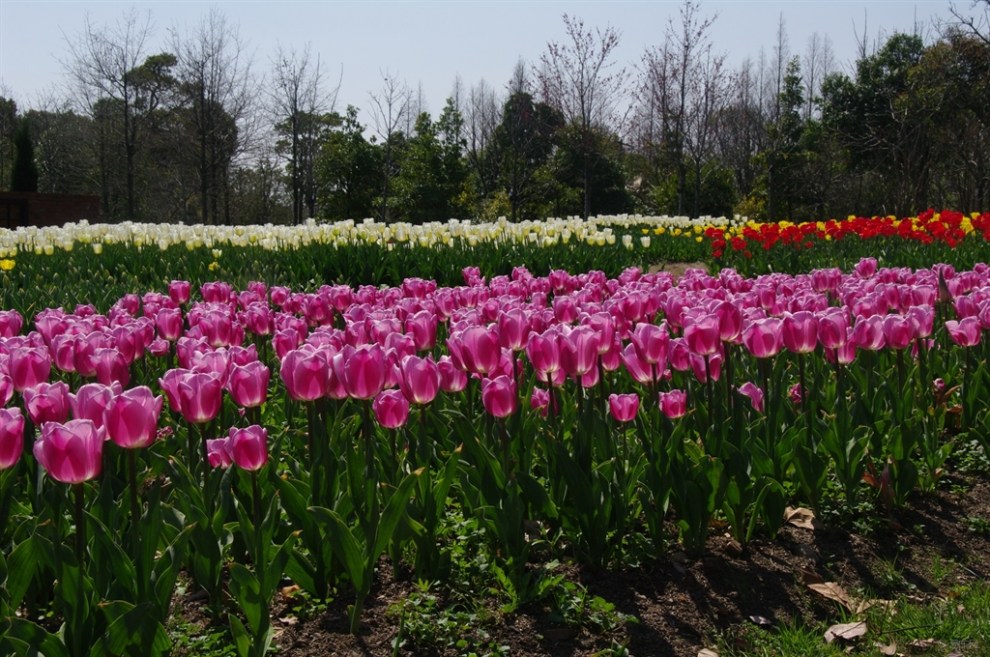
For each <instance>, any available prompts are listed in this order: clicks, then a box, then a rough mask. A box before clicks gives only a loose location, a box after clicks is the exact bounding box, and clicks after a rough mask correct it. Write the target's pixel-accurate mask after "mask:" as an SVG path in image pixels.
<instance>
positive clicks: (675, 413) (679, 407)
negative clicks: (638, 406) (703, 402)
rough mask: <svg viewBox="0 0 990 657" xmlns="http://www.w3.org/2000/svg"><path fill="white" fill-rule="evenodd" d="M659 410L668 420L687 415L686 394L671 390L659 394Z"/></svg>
mask: <svg viewBox="0 0 990 657" xmlns="http://www.w3.org/2000/svg"><path fill="white" fill-rule="evenodd" d="M659 403H660V410H661V411H662V412H663V414H664V416H665V417H666V418H667V419H669V420H676V419H677V418H680V417H684V416H685V415H687V393H686V392H684V391H683V390H671V391H669V392H661V393H660V399H659Z"/></svg>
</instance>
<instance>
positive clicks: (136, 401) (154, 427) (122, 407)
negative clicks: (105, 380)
mask: <svg viewBox="0 0 990 657" xmlns="http://www.w3.org/2000/svg"><path fill="white" fill-rule="evenodd" d="M161 412H162V397H161V395H159V396H157V397H156V396H155V394H154V393H153V392H152V391H151V388H149V387H148V386H138V387H136V388H131V389H129V390H125V391H124V392H122V393H120V394H119V395H117V396H116V397H114V398H113V399H112V400H111V401H110V404H109V406H107V410H106V415H105V426H106V431H107V434H108V435H109V436H110V440H112V441H113V442H115V443H117V445H119V446H120V447H124V448H127V449H137V448H143V447H147V446H149V445H150V444H151V443H153V442H154V441H155V436H156V434H157V431H158V417H159V415H161Z"/></svg>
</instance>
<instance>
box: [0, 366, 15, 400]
mask: <svg viewBox="0 0 990 657" xmlns="http://www.w3.org/2000/svg"><path fill="white" fill-rule="evenodd" d="M13 396H14V380H13V379H11V378H10V377H9V376H7V375H6V374H4V373H3V372H0V406H6V405H7V402H9V401H10V400H11V398H12V397H13Z"/></svg>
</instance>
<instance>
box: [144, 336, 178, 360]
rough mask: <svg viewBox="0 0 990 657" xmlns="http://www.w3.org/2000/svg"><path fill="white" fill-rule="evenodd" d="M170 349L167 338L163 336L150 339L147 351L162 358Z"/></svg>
mask: <svg viewBox="0 0 990 657" xmlns="http://www.w3.org/2000/svg"><path fill="white" fill-rule="evenodd" d="M171 350H172V347H171V345H169V342H168V340H165V339H163V338H156V339H154V340H152V341H151V344H149V345H148V353H149V354H151V355H152V356H154V357H155V358H164V357H165V356H168V353H169V352H170V351H171Z"/></svg>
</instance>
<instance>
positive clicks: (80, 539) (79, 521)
mask: <svg viewBox="0 0 990 657" xmlns="http://www.w3.org/2000/svg"><path fill="white" fill-rule="evenodd" d="M72 490H73V492H74V493H75V502H76V506H75V518H76V560H77V561H78V563H79V570H80V573H81V572H82V570H83V563H84V561H85V558H86V523H85V518H84V515H83V513H84V509H85V499H84V496H83V492H84V491H83V484H81V483H80V484H73V485H72ZM81 588H82V587H80V590H81Z"/></svg>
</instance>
